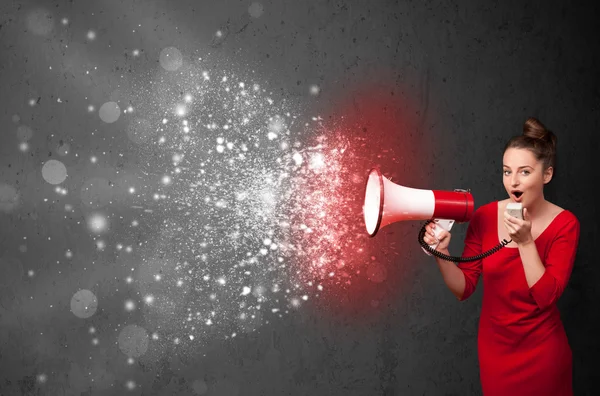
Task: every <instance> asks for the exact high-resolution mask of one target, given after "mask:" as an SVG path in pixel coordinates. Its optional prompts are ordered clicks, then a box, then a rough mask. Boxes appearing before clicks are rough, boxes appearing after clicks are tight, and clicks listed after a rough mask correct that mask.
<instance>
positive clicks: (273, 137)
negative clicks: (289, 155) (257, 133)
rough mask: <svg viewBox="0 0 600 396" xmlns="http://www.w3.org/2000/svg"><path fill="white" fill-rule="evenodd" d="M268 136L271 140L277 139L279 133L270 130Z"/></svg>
mask: <svg viewBox="0 0 600 396" xmlns="http://www.w3.org/2000/svg"><path fill="white" fill-rule="evenodd" d="M267 138H269V140H273V139H277V134H276V133H275V132H269V133H267Z"/></svg>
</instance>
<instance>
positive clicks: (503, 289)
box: [458, 201, 579, 396]
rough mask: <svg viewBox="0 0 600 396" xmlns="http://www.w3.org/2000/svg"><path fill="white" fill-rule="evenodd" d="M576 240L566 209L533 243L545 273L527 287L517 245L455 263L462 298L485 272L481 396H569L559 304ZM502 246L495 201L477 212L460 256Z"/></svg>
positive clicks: (567, 350)
mask: <svg viewBox="0 0 600 396" xmlns="http://www.w3.org/2000/svg"><path fill="white" fill-rule="evenodd" d="M578 242H579V221H578V220H577V218H576V217H575V215H574V214H573V213H571V212H570V211H568V210H563V211H562V212H560V213H559V214H558V215H557V216H556V217H555V218H554V220H552V222H551V223H550V225H549V226H548V227H547V228H546V229H545V230H544V231H543V232H542V233H541V234H540V236H539V237H538V238H537V239H536V240H535V244H536V247H537V250H538V253H539V255H540V259H541V260H542V263H543V264H544V266H545V267H546V271H545V272H544V275H543V276H542V277H541V278H540V279H539V280H538V281H537V282H536V283H535V284H534V285H533V286H532V287H529V286H528V285H527V280H526V279H525V271H524V269H523V262H522V261H521V257H520V255H519V249H518V248H516V247H514V248H513V247H506V246H505V247H503V248H502V249H500V251H498V252H496V253H494V254H492V255H490V256H488V257H486V258H485V259H483V260H479V261H475V262H470V263H459V265H458V267H459V268H460V269H461V270H462V271H463V274H464V275H465V291H464V294H463V297H462V299H461V301H462V300H465V299H467V298H469V296H471V294H473V292H474V291H475V287H476V286H477V281H478V279H479V276H480V275H481V274H482V275H483V302H482V308H481V317H480V319H479V330H478V339H477V341H478V342H477V346H478V354H479V368H480V379H481V386H482V389H483V394H484V395H485V396H496V395H498V396H507V395H508V396H520V395H524V396H525V395H527V396H534V395H556V396H559V395H560V396H563V395H564V396H566V395H569V396H570V395H573V390H572V355H571V347H570V346H569V342H568V340H567V335H566V333H565V330H564V327H563V325H562V321H561V319H560V314H559V311H558V308H557V307H556V301H557V300H558V298H559V297H560V296H561V294H562V292H563V290H564V289H565V287H566V285H567V282H568V280H569V277H570V275H571V270H572V269H573V262H574V261H575V254H576V250H577V245H578ZM499 243H500V241H499V239H498V202H497V201H496V202H491V203H488V204H486V205H484V206H482V207H480V208H479V209H477V211H476V212H475V213H474V215H473V218H472V219H471V221H470V222H469V226H468V229H467V234H466V237H465V248H464V251H463V257H468V256H474V255H477V254H480V253H483V252H485V251H487V250H488V249H490V248H492V247H494V246H496V245H498V244H499Z"/></svg>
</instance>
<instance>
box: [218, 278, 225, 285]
mask: <svg viewBox="0 0 600 396" xmlns="http://www.w3.org/2000/svg"><path fill="white" fill-rule="evenodd" d="M217 282H219V284H220V285H225V278H219V279H218V280H217Z"/></svg>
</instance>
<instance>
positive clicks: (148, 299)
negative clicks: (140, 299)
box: [144, 294, 154, 305]
mask: <svg viewBox="0 0 600 396" xmlns="http://www.w3.org/2000/svg"><path fill="white" fill-rule="evenodd" d="M144 301H145V302H146V304H148V305H151V304H152V303H154V296H153V295H151V294H149V295H147V296H146V297H144Z"/></svg>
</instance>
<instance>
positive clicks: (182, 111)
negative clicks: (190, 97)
mask: <svg viewBox="0 0 600 396" xmlns="http://www.w3.org/2000/svg"><path fill="white" fill-rule="evenodd" d="M175 112H176V113H177V115H178V116H180V117H183V116H184V115H185V114H186V113H187V109H186V108H185V106H184V105H178V106H177V107H176V108H175Z"/></svg>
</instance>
